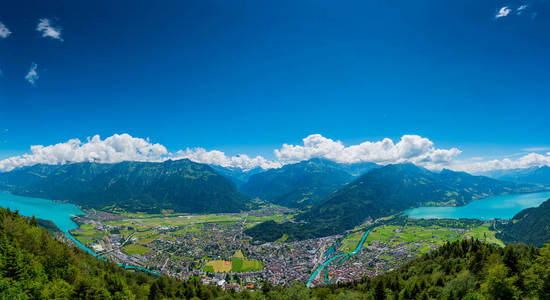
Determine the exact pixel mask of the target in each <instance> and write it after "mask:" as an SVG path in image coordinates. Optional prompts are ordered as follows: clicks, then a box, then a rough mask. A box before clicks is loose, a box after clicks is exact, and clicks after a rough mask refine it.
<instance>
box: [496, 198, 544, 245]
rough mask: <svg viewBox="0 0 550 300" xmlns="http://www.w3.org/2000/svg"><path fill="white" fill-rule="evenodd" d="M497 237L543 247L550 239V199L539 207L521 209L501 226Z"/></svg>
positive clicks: (510, 241) (509, 241)
mask: <svg viewBox="0 0 550 300" xmlns="http://www.w3.org/2000/svg"><path fill="white" fill-rule="evenodd" d="M499 229H500V230H501V232H500V233H498V234H497V237H498V238H500V239H501V240H503V241H504V242H505V243H525V244H527V245H535V246H536V247H542V245H544V244H545V243H547V242H548V241H549V240H550V199H548V200H546V201H544V202H543V203H542V204H541V205H539V206H538V207H531V208H527V209H524V210H522V211H520V212H519V213H518V214H516V215H515V216H514V218H513V219H512V220H511V222H510V223H508V224H506V225H504V226H502V228H499Z"/></svg>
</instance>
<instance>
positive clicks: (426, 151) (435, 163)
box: [275, 134, 461, 169]
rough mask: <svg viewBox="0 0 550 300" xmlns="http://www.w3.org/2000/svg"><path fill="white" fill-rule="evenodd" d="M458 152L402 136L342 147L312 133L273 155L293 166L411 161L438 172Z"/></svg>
mask: <svg viewBox="0 0 550 300" xmlns="http://www.w3.org/2000/svg"><path fill="white" fill-rule="evenodd" d="M460 153H461V151H460V150H458V149H456V148H451V149H436V148H435V147H434V145H433V142H432V141H430V140H429V139H427V138H423V137H420V136H418V135H404V136H402V137H401V139H400V140H399V142H397V143H394V142H393V141H392V140H391V139H389V138H385V139H383V140H381V141H376V142H370V141H366V142H363V143H361V144H358V145H351V146H345V145H344V144H343V143H342V142H340V141H334V140H332V139H329V138H325V137H323V136H322V135H320V134H312V135H310V136H308V137H306V138H304V139H303V145H288V144H283V146H282V148H281V149H279V150H275V155H276V156H277V158H278V159H279V160H280V161H281V162H283V163H294V162H299V161H302V160H307V159H311V158H315V157H319V158H325V159H329V160H332V161H335V162H339V163H358V162H374V163H378V164H392V163H405V162H410V163H414V164H417V165H421V166H424V167H427V168H432V169H437V168H441V167H443V166H445V165H447V164H448V163H449V162H450V161H451V160H453V159H454V157H456V156H457V155H458V154H460Z"/></svg>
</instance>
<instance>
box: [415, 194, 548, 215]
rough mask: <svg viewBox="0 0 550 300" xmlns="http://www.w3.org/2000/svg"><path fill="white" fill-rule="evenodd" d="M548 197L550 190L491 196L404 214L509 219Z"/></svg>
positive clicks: (420, 208) (422, 208)
mask: <svg viewBox="0 0 550 300" xmlns="http://www.w3.org/2000/svg"><path fill="white" fill-rule="evenodd" d="M548 198H550V192H540V193H528V194H514V195H505V196H493V197H488V198H483V199H478V200H474V201H472V202H470V203H469V204H468V205H465V206H457V207H418V208H413V209H409V210H407V211H406V212H405V214H406V215H407V216H409V217H410V218H413V219H461V218H465V219H478V220H490V219H497V218H498V219H511V218H512V217H514V215H515V214H517V213H518V212H520V211H521V210H523V209H525V208H529V207H536V206H539V205H540V204H541V203H542V202H544V201H546V200H547V199H548Z"/></svg>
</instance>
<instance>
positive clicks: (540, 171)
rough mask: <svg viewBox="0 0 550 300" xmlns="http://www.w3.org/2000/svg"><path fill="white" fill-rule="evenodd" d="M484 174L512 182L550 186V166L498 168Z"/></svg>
mask: <svg viewBox="0 0 550 300" xmlns="http://www.w3.org/2000/svg"><path fill="white" fill-rule="evenodd" d="M482 175H485V176H488V177H491V178H495V179H499V180H505V181H512V182H523V183H536V184H543V185H547V186H550V167H549V166H543V167H531V168H525V169H510V170H496V171H490V172H485V173H482Z"/></svg>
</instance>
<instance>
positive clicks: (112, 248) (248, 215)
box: [71, 206, 503, 289]
mask: <svg viewBox="0 0 550 300" xmlns="http://www.w3.org/2000/svg"><path fill="white" fill-rule="evenodd" d="M87 213H88V214H87V215H86V216H79V217H76V218H75V221H77V223H78V224H79V225H80V226H79V229H76V230H73V231H71V234H72V235H73V236H74V237H75V238H76V239H78V240H79V241H80V242H82V243H83V244H84V245H86V246H87V247H88V248H90V249H92V250H93V251H94V252H96V253H97V254H99V255H101V256H102V257H104V258H106V259H109V260H112V261H114V262H117V263H121V264H125V265H131V266H139V267H143V268H147V269H149V270H152V271H154V272H158V273H162V274H166V275H169V276H172V277H176V278H180V279H186V278H189V277H191V276H199V277H201V279H202V281H203V282H204V283H207V284H217V285H221V286H224V287H231V288H235V289H242V288H254V287H256V286H258V284H259V283H261V282H263V281H268V282H270V283H272V284H278V285H286V284H291V283H293V282H296V281H298V282H302V283H306V282H307V281H308V279H309V277H310V276H311V275H312V272H313V270H315V268H317V267H318V266H319V265H321V264H322V263H323V262H324V261H326V260H327V259H328V258H330V257H334V256H336V255H340V254H344V253H349V252H351V251H353V250H354V249H355V248H356V246H357V245H358V242H359V241H360V240H361V237H362V236H363V234H364V233H365V230H367V229H371V232H370V233H369V235H368V237H367V239H366V241H365V243H364V245H363V247H362V248H361V249H360V251H358V252H357V253H356V254H355V255H353V256H349V257H346V258H345V259H336V260H334V262H333V263H331V264H330V265H329V266H328V267H325V268H323V270H322V271H321V272H319V275H318V276H317V277H316V278H314V279H313V280H312V282H311V284H312V286H315V285H321V284H326V283H338V282H347V281H352V280H357V279H360V278H362V277H365V276H369V277H372V276H376V275H378V274H382V273H385V272H387V271H390V270H393V269H394V268H396V267H398V266H400V265H402V264H403V263H405V262H407V261H410V260H412V259H414V258H416V257H418V256H420V255H421V254H423V253H426V252H428V251H431V250H433V249H437V248H438V247H440V246H441V245H443V244H444V243H445V242H447V241H452V240H457V239H462V238H469V237H474V238H478V239H481V240H485V241H487V242H490V243H493V244H496V245H499V246H502V245H503V244H502V242H501V241H500V240H498V239H497V238H496V237H495V231H493V230H492V228H493V224H491V223H487V222H482V221H475V220H413V219H408V218H406V217H404V216H396V217H392V218H384V219H382V220H379V221H378V222H375V223H374V224H364V225H363V226H360V227H358V228H356V229H354V230H353V231H350V232H349V233H347V234H346V235H344V236H329V237H324V238H318V239H310V240H305V241H294V242H283V241H281V240H284V238H282V239H281V240H279V241H277V242H273V243H265V244H260V243H257V242H255V241H252V240H251V239H250V237H248V236H246V234H244V232H243V231H244V230H245V229H246V228H249V227H251V226H254V225H256V224H258V223H260V222H263V221H267V220H274V221H277V222H283V221H288V220H292V217H293V216H294V215H295V213H296V212H295V211H293V210H290V209H287V208H283V207H278V206H267V207H264V208H262V209H260V210H256V211H250V212H245V213H239V214H211V215H187V214H186V215H181V214H166V215H147V214H128V213H117V214H115V213H107V212H98V211H89V212H87Z"/></svg>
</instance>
